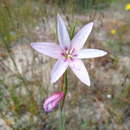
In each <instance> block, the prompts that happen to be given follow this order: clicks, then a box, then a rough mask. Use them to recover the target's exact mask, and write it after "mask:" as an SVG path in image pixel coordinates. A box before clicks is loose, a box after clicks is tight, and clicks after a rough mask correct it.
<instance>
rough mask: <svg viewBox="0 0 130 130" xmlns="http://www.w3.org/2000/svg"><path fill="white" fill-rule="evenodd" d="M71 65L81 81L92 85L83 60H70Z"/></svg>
mask: <svg viewBox="0 0 130 130" xmlns="http://www.w3.org/2000/svg"><path fill="white" fill-rule="evenodd" d="M69 66H70V68H71V70H72V71H73V72H74V74H75V75H76V76H77V77H78V78H79V79H80V80H81V82H83V83H84V84H86V85H88V86H90V79H89V75H88V71H87V70H86V68H85V65H84V64H83V62H82V61H81V60H73V62H70V64H69Z"/></svg>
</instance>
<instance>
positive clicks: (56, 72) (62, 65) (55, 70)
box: [51, 60, 68, 83]
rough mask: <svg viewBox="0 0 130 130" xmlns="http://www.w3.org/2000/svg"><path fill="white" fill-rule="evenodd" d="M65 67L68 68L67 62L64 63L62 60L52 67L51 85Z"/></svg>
mask: <svg viewBox="0 0 130 130" xmlns="http://www.w3.org/2000/svg"><path fill="white" fill-rule="evenodd" d="M67 67H68V62H65V61H63V60H58V61H57V62H56V63H55V65H54V66H53V69H52V72H51V83H54V82H56V81H57V80H58V79H59V78H60V77H61V76H62V75H63V73H64V72H65V70H66V69H67Z"/></svg>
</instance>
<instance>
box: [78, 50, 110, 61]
mask: <svg viewBox="0 0 130 130" xmlns="http://www.w3.org/2000/svg"><path fill="white" fill-rule="evenodd" d="M106 54H107V52H106V51H103V50H98V49H82V50H79V52H78V55H77V58H81V59H83V58H87V59H89V58H96V57H101V56H104V55H106Z"/></svg>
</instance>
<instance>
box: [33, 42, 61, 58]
mask: <svg viewBox="0 0 130 130" xmlns="http://www.w3.org/2000/svg"><path fill="white" fill-rule="evenodd" d="M31 46H32V48H34V49H35V50H36V51H38V52H40V53H42V54H44V55H47V56H50V57H53V58H56V59H58V58H60V57H61V55H60V53H61V51H62V50H61V48H60V46H58V45H57V44H55V43H51V42H36V43H31Z"/></svg>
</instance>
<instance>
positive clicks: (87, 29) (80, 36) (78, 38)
mask: <svg viewBox="0 0 130 130" xmlns="http://www.w3.org/2000/svg"><path fill="white" fill-rule="evenodd" d="M92 27H93V22H91V23H89V24H87V25H85V26H84V27H83V28H81V30H80V31H79V32H78V33H77V34H76V35H75V36H74V38H73V39H72V41H71V45H72V47H73V48H75V49H76V50H79V49H81V48H82V47H83V45H84V44H85V41H86V40H87V38H88V36H89V34H90V33H91V30H92Z"/></svg>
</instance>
